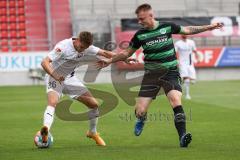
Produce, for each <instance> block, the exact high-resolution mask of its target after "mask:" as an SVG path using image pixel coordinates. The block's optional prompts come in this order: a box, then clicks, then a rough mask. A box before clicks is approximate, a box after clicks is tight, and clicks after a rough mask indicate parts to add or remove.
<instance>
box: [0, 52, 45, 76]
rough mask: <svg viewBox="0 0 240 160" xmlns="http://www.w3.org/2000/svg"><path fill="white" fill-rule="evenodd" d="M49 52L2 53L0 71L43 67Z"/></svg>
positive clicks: (0, 54) (0, 55)
mask: <svg viewBox="0 0 240 160" xmlns="http://www.w3.org/2000/svg"><path fill="white" fill-rule="evenodd" d="M47 53H48V52H19V53H0V72H10V71H28V70H29V69H35V68H40V67H41V61H42V59H43V58H44V57H46V55H47Z"/></svg>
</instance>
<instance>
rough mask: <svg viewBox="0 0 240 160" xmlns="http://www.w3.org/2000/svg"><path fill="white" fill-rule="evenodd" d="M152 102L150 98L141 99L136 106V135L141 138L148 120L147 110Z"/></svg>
mask: <svg viewBox="0 0 240 160" xmlns="http://www.w3.org/2000/svg"><path fill="white" fill-rule="evenodd" d="M151 102H152V98H150V97H139V98H138V99H137V103H136V106H135V115H136V117H137V122H136V124H135V129H134V134H135V135H136V136H139V135H140V134H141V133H142V130H143V127H144V124H145V120H146V118H147V110H148V108H149V106H150V103H151Z"/></svg>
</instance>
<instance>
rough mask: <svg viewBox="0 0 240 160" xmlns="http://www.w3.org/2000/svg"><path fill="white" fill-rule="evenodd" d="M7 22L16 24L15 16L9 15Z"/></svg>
mask: <svg viewBox="0 0 240 160" xmlns="http://www.w3.org/2000/svg"><path fill="white" fill-rule="evenodd" d="M8 21H9V22H14V23H16V21H17V18H16V16H15V15H11V16H10V17H9V19H8Z"/></svg>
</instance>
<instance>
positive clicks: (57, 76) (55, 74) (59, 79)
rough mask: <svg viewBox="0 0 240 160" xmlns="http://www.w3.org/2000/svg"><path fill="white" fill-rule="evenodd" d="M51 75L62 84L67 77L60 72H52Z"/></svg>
mask: <svg viewBox="0 0 240 160" xmlns="http://www.w3.org/2000/svg"><path fill="white" fill-rule="evenodd" d="M51 76H52V77H53V78H54V79H55V80H56V81H58V82H59V83H60V84H61V82H62V81H64V80H65V78H64V77H63V76H62V75H59V74H57V73H53V74H51Z"/></svg>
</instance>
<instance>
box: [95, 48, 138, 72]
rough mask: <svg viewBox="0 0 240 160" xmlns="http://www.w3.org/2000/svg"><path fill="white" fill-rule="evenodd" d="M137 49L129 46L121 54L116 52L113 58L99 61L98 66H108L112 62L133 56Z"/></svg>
mask: <svg viewBox="0 0 240 160" xmlns="http://www.w3.org/2000/svg"><path fill="white" fill-rule="evenodd" d="M135 51H136V50H135V49H132V48H128V49H125V50H123V51H121V52H120V53H119V54H115V55H114V56H113V57H112V58H110V59H103V60H100V61H98V62H97V67H98V68H104V67H107V66H108V65H109V64H111V63H115V62H118V61H125V60H127V58H129V57H131V56H132V54H133V53H134V52H135Z"/></svg>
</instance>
